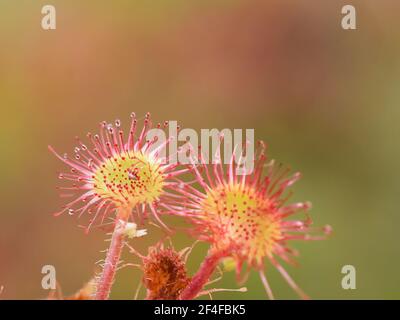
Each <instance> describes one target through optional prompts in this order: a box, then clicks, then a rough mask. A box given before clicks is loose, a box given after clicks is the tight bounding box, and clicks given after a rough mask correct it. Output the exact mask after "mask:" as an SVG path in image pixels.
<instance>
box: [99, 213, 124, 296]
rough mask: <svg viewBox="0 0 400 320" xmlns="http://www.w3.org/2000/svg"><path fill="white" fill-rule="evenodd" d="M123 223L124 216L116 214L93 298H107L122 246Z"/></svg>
mask: <svg viewBox="0 0 400 320" xmlns="http://www.w3.org/2000/svg"><path fill="white" fill-rule="evenodd" d="M125 223H126V221H125V219H124V216H123V215H121V214H120V215H118V218H117V221H116V222H115V227H114V231H113V234H112V237H111V243H110V247H109V249H108V251H107V256H106V260H105V262H104V267H103V272H102V274H101V276H100V279H99V281H98V283H97V290H96V295H95V300H107V299H108V297H109V295H110V291H111V286H112V285H113V282H114V277H115V273H116V271H117V266H118V262H119V259H120V257H121V252H122V248H123V246H124V236H125V235H124V228H125Z"/></svg>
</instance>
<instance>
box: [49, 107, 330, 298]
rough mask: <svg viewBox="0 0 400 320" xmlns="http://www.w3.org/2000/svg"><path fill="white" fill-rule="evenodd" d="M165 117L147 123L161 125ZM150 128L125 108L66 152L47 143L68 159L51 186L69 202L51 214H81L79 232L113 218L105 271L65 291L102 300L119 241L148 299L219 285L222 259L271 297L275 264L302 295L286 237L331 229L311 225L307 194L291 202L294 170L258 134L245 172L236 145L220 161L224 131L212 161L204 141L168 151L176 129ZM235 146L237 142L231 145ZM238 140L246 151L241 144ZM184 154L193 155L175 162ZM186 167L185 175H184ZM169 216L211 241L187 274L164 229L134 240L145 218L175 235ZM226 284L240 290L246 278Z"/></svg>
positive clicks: (320, 234) (183, 253)
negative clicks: (152, 238)
mask: <svg viewBox="0 0 400 320" xmlns="http://www.w3.org/2000/svg"><path fill="white" fill-rule="evenodd" d="M167 125H168V122H165V123H163V124H157V125H156V126H154V127H155V128H156V129H157V130H165V128H166V126H167ZM152 128H153V125H152V121H151V117H150V114H147V115H146V116H145V118H144V120H143V121H138V119H137V118H136V115H135V114H134V113H132V114H131V125H130V128H129V132H126V133H125V132H124V131H123V130H122V129H121V122H120V121H119V120H116V121H115V123H114V124H109V123H107V122H102V123H100V130H99V133H95V134H92V133H88V134H87V139H85V140H86V141H85V142H84V141H82V140H81V139H79V138H77V145H76V147H75V149H74V152H73V155H69V154H59V153H58V152H56V151H55V149H54V148H53V147H51V146H49V150H50V151H51V152H52V153H54V155H55V156H56V157H57V158H58V159H59V160H61V161H62V162H63V163H64V164H65V167H66V168H67V170H66V172H65V173H60V174H59V179H60V180H61V181H62V182H63V183H62V185H60V186H58V187H57V188H58V189H59V191H60V195H61V197H62V198H63V199H69V201H67V202H66V203H65V204H64V205H63V207H62V208H61V209H60V210H59V211H57V212H56V213H55V215H57V216H58V215H61V214H69V215H71V216H77V217H81V216H84V215H86V216H88V217H89V219H88V223H87V226H86V228H85V231H86V232H89V231H90V230H91V229H93V228H94V227H97V226H101V225H103V224H104V222H105V220H106V219H107V220H109V219H111V220H112V222H113V223H112V224H113V231H112V235H111V239H110V242H109V248H108V250H107V252H106V256H105V259H104V261H103V263H102V270H101V271H100V272H99V273H97V274H95V275H94V277H93V279H92V280H91V281H90V282H89V283H88V284H87V285H85V286H84V287H83V288H82V289H81V290H79V291H78V292H77V293H76V294H75V295H73V296H71V297H69V298H70V299H96V300H105V299H109V296H110V292H111V290H112V285H113V282H114V279H115V276H116V273H117V271H118V270H120V258H121V253H122V251H123V250H124V249H126V250H129V251H130V252H132V253H133V254H135V255H137V256H138V257H139V258H140V261H141V263H140V264H138V265H137V266H138V267H139V268H140V270H141V271H142V274H143V276H142V280H141V284H142V285H143V286H144V288H145V289H146V299H149V300H165V299H182V300H188V299H195V298H197V297H199V296H201V295H204V294H212V293H213V292H216V291H220V290H223V289H217V288H212V287H211V288H210V286H211V285H212V284H213V283H214V281H213V280H211V279H212V277H213V276H214V275H216V273H220V274H219V276H220V277H222V275H223V274H222V273H223V271H222V269H221V268H220V267H219V265H225V268H223V270H228V269H229V268H231V269H234V270H236V275H237V281H238V283H239V284H241V285H242V284H245V282H246V279H247V276H248V274H249V272H252V271H254V272H257V273H258V274H259V277H260V281H261V282H262V284H263V286H264V287H265V291H266V297H268V298H269V299H274V293H273V290H272V289H271V287H270V285H269V282H268V274H267V272H266V270H267V269H268V266H273V267H275V268H276V269H277V270H278V272H279V273H280V274H281V275H282V277H283V278H284V279H285V281H286V282H287V283H288V285H289V286H290V287H292V289H293V290H294V291H295V292H296V293H297V294H298V295H299V297H301V298H303V299H307V298H308V296H307V295H306V293H304V292H303V290H302V289H301V288H300V287H299V286H298V285H297V284H296V282H295V281H294V280H293V279H292V277H291V276H290V275H289V273H288V272H287V271H286V268H285V267H284V266H283V264H294V258H295V257H296V256H297V255H298V253H297V251H296V250H295V249H293V248H291V246H290V245H289V242H290V240H303V241H304V240H305V241H309V240H322V239H325V238H326V235H327V234H329V233H330V231H331V228H330V227H329V226H325V227H321V228H315V227H312V226H311V225H312V220H311V218H310V216H309V215H308V214H307V211H308V210H309V209H310V208H311V204H310V202H299V203H290V202H289V198H290V195H291V192H290V190H288V189H289V188H290V187H291V186H292V185H293V184H294V183H295V182H296V181H297V180H298V179H299V178H300V173H294V174H290V170H289V169H286V168H285V167H283V166H281V165H277V164H276V163H275V161H273V160H271V159H269V158H268V156H267V154H266V147H265V143H264V142H259V143H258V145H257V148H256V152H255V153H256V154H255V155H254V157H253V158H254V159H253V163H252V166H251V167H252V168H253V169H252V170H249V171H248V172H245V173H244V174H243V173H241V172H240V170H239V169H240V166H241V164H242V161H241V160H242V158H243V157H242V153H241V154H240V155H239V156H237V155H236V152H233V153H232V154H231V155H230V158H229V159H228V161H224V162H223V161H222V156H223V155H222V154H221V153H222V149H223V148H222V143H223V142H224V139H226V138H224V136H223V135H222V134H221V135H220V136H219V139H218V140H219V144H218V146H217V148H216V150H215V153H214V154H213V155H212V156H213V157H212V158H213V159H212V161H206V159H205V157H204V155H203V152H202V148H201V146H199V147H198V148H193V147H192V145H191V144H190V141H189V142H186V144H185V145H184V146H180V147H179V148H178V149H177V151H176V153H173V154H168V155H167V153H166V152H165V150H166V149H167V148H168V145H169V144H170V143H171V142H172V140H173V137H172V138H171V137H170V138H169V139H166V140H165V141H161V140H160V139H159V136H157V135H153V134H151V133H152ZM246 144H247V142H246V143H245V145H246ZM238 147H239V146H238V145H236V146H234V148H235V150H236V149H237V148H238ZM241 147H243V150H242V148H241ZM239 149H240V150H242V151H245V149H246V147H245V146H240V148H239ZM253 149H254V148H253ZM182 153H184V154H185V155H186V156H187V157H188V159H190V161H187V162H185V163H181V162H179V161H173V160H176V159H177V154H182ZM239 173H240V174H239ZM183 175H185V176H188V175H189V176H190V177H191V179H183V178H182V176H183ZM64 182H65V183H64ZM299 212H303V213H304V218H303V219H298V218H293V217H292V216H293V215H294V214H296V213H299ZM166 215H169V216H177V217H178V218H180V219H184V220H185V222H186V225H187V228H186V230H181V229H180V231H179V232H186V233H187V234H188V235H190V236H191V238H192V239H193V242H194V243H195V242H197V241H202V242H205V243H207V244H208V246H209V249H208V253H207V255H206V256H205V257H204V259H202V263H201V264H200V266H199V267H198V271H197V272H196V273H195V274H193V275H190V274H189V273H188V271H187V267H186V262H187V258H188V256H189V254H190V252H191V249H192V247H188V248H184V249H181V250H180V251H177V250H176V249H175V248H174V247H173V246H172V244H165V242H166V241H165V238H162V239H159V241H157V242H156V243H154V244H153V245H152V246H150V247H149V248H148V252H147V254H142V253H140V252H139V251H138V250H137V249H136V248H135V238H138V237H145V236H147V233H148V231H147V230H148V228H147V225H148V224H149V223H151V224H156V225H157V226H159V227H160V228H161V229H162V230H163V231H165V233H166V234H167V236H168V238H169V239H170V240H173V239H174V236H176V234H177V232H178V231H176V230H175V228H174V226H168V225H167V224H166V223H164V222H163V216H166ZM170 242H171V243H172V241H170ZM225 290H229V289H225ZM232 290H234V291H239V292H243V291H246V287H241V288H239V289H230V291H232Z"/></svg>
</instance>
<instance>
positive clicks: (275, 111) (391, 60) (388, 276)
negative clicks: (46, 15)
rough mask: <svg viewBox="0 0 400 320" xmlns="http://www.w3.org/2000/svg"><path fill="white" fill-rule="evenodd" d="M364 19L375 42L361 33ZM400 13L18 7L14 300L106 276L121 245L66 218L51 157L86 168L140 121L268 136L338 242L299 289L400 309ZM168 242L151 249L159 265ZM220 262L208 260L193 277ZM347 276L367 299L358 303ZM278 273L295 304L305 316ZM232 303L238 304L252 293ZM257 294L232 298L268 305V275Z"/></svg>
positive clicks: (305, 261)
mask: <svg viewBox="0 0 400 320" xmlns="http://www.w3.org/2000/svg"><path fill="white" fill-rule="evenodd" d="M350 3H351V4H353V5H354V6H355V7H356V10H357V30H351V31H345V30H343V29H342V28H341V25H340V22H341V18H342V14H341V8H342V6H343V5H345V4H350ZM45 4H52V5H54V6H55V7H56V10H57V29H56V30H54V31H44V30H42V28H41V24H40V23H41V18H42V15H41V8H42V6H43V5H45ZM399 10H400V2H399V1H396V0H391V1H389V0H386V1H385V0H381V1H365V0H364V1H356V0H352V1H320V0H304V1H293V0H291V1H290V0H274V1H272V0H271V1H245V0H241V1H239V0H232V1H228V0H213V1H204V0H202V1H184V0H170V1H162V0H159V1H129V0H115V1H104V0H101V1H100V0H97V1H77V0H69V1H60V0H52V1H39V0H36V1H30V0H18V1H13V0H2V1H1V2H0V41H1V48H0V106H1V109H0V110H1V126H0V143H1V165H0V170H1V172H0V177H1V180H0V190H1V193H0V194H1V200H2V206H1V212H0V227H1V229H0V285H4V287H5V289H4V293H3V295H2V296H1V297H0V298H4V299H37V298H43V297H45V296H46V295H47V294H48V292H46V291H45V290H43V289H42V288H41V279H42V274H41V268H42V266H43V265H45V264H51V265H54V266H55V267H56V270H57V280H58V282H59V283H60V285H61V287H62V290H63V292H64V294H66V295H68V294H71V293H73V292H75V291H76V290H77V289H78V288H80V287H81V286H82V284H83V283H84V282H86V281H87V280H89V278H90V277H91V276H92V274H93V271H94V262H95V261H97V260H99V259H101V258H102V257H103V254H102V253H101V252H100V250H103V249H105V248H106V245H107V244H106V243H105V242H104V239H105V236H104V232H102V231H101V230H93V231H92V232H91V233H90V234H89V235H85V234H84V232H83V231H82V229H80V228H78V227H77V225H78V224H79V221H76V220H75V218H73V217H70V216H68V215H65V216H61V217H59V218H54V217H53V216H52V212H54V211H56V210H57V209H58V208H59V207H60V205H62V203H63V202H62V199H59V198H58V194H57V192H56V190H55V186H56V185H58V184H59V182H58V179H57V175H56V172H57V171H58V170H62V169H64V168H65V167H64V166H63V165H62V163H61V162H60V161H58V160H56V159H55V157H54V156H53V155H51V154H50V153H49V152H48V150H47V145H48V144H51V145H53V146H55V147H56V149H57V150H60V152H63V151H66V152H70V151H72V150H73V147H74V145H75V144H74V137H75V136H76V135H80V136H81V137H85V134H86V133H87V132H88V131H92V132H93V131H95V130H96V129H97V126H98V123H99V122H100V121H102V120H108V121H112V120H114V119H116V118H120V119H121V120H122V121H124V120H125V124H126V123H127V122H128V121H129V114H130V112H132V111H135V112H136V114H138V115H139V116H141V115H144V113H145V112H147V111H150V112H151V113H152V115H153V118H154V120H155V121H163V120H178V121H179V122H180V123H181V124H182V126H184V127H191V128H195V129H200V128H214V127H215V128H219V129H222V128H225V127H226V128H254V129H255V133H256V138H258V139H264V140H266V141H267V142H268V145H269V154H270V156H271V157H273V158H275V159H277V160H279V161H281V162H283V163H285V164H288V165H291V167H292V168H293V169H294V170H299V171H301V172H302V173H303V179H302V180H301V181H300V182H298V183H297V184H296V186H295V188H294V189H295V196H294V198H293V199H292V200H293V201H298V200H310V201H312V203H313V209H312V211H311V214H312V217H313V218H314V220H315V224H316V225H324V224H331V225H332V226H333V228H334V233H333V235H332V236H331V238H330V239H329V240H327V241H323V242H306V243H299V242H293V243H292V246H293V247H295V248H297V249H299V250H300V252H301V255H300V257H299V262H300V265H301V266H300V267H299V268H294V267H290V266H288V267H287V270H288V271H289V273H290V274H291V275H293V277H294V279H295V280H296V281H297V282H298V284H299V285H300V286H301V287H302V288H303V289H304V290H305V291H306V292H307V293H308V294H309V295H310V296H311V297H312V298H314V299H338V298H340V299H360V298H367V299H372V298H377V299H398V298H400V291H399V285H400V275H399V274H398V271H399V269H400V250H399V246H398V244H399V234H398V229H397V227H398V226H399V225H400V213H399V209H398V203H399V202H398V198H399V196H398V195H399V187H398V181H399V173H398V164H399V160H400V150H399V145H398V142H397V141H396V139H397V138H398V137H399V133H400V132H399V131H400V130H399V120H400V108H399V102H400V90H399V81H400V73H399V71H400V61H399V56H400V55H399V53H400V52H399V49H400V48H399V47H400V42H399V36H400V19H399V16H398V12H399ZM157 236H158V234H157V233H153V235H152V236H151V237H149V238H147V239H143V240H142V239H141V240H138V241H137V243H136V244H135V245H136V247H137V248H138V250H139V251H141V252H143V253H144V252H146V246H147V245H148V244H150V243H154V242H155V241H156V240H157ZM174 243H175V245H176V247H177V248H178V249H180V248H183V247H184V246H186V245H187V244H189V243H190V241H189V240H188V239H187V238H186V237H184V236H180V237H178V238H177V239H176V240H175V241H174ZM205 250H206V247H205V246H204V245H199V246H198V247H196V248H195V250H194V252H193V254H192V255H191V257H190V268H191V272H194V271H195V270H196V269H197V266H198V263H199V262H200V261H201V259H202V257H203V256H204V252H205ZM124 258H125V261H127V262H135V261H137V259H136V258H135V257H133V256H130V255H129V254H125V256H124ZM346 264H351V265H354V266H355V267H356V270H357V289H356V290H343V289H342V288H341V279H342V277H343V275H342V274H341V268H342V266H343V265H346ZM267 272H268V275H269V279H270V282H271V286H272V288H273V291H274V293H275V295H276V296H277V298H281V299H282V298H286V299H292V298H296V295H295V294H294V293H293V292H292V290H291V289H290V288H289V287H288V285H287V284H286V283H285V281H284V280H283V279H282V278H281V277H280V276H279V274H278V273H277V272H276V271H275V270H273V269H272V268H270V269H269V270H268V271H267ZM139 277H140V273H139V272H138V271H137V270H134V269H132V268H127V269H124V270H122V271H121V272H120V273H119V276H118V279H117V281H116V283H115V286H114V290H113V295H112V297H113V298H126V299H130V298H132V297H133V295H134V292H135V290H136V287H137V285H138V283H139V281H140V280H139V279H140V278H139ZM216 286H217V287H221V288H235V287H237V286H236V284H235V281H234V275H233V274H230V273H228V274H225V276H224V279H223V280H222V281H220V282H219V283H218V284H217V285H216ZM247 287H248V289H249V291H248V292H247V293H218V294H215V295H214V298H229V299H241V298H243V299H264V298H265V297H266V295H265V293H264V289H263V287H262V285H261V282H260V281H259V278H258V275H257V274H255V273H254V274H252V275H251V277H250V279H249V281H248V283H247Z"/></svg>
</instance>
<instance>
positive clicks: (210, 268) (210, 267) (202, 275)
mask: <svg viewBox="0 0 400 320" xmlns="http://www.w3.org/2000/svg"><path fill="white" fill-rule="evenodd" d="M229 253H230V250H227V249H226V250H219V251H211V250H210V251H209V253H208V256H207V257H206V258H205V259H204V261H203V263H202V264H201V266H200V268H199V270H198V271H197V273H196V274H195V275H194V277H193V278H192V281H190V283H189V284H188V286H187V287H186V288H185V289H184V290H183V292H182V293H181V295H180V297H179V298H180V300H191V299H194V298H196V297H197V295H198V294H199V293H200V292H201V291H202V289H203V288H204V286H205V285H206V284H207V282H208V281H209V279H210V277H211V275H212V274H213V272H214V271H215V268H216V267H217V266H218V263H219V262H220V261H221V260H222V259H223V258H225V257H227V256H228V255H229Z"/></svg>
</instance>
